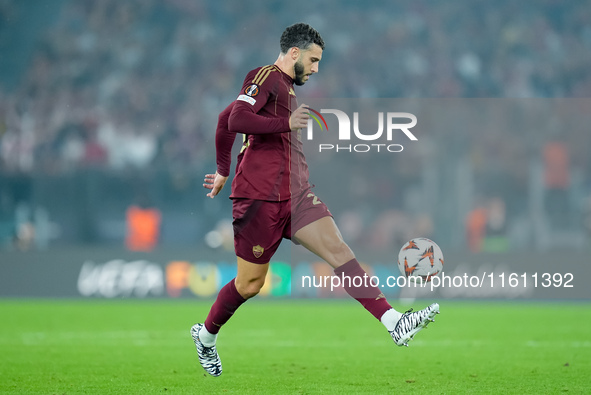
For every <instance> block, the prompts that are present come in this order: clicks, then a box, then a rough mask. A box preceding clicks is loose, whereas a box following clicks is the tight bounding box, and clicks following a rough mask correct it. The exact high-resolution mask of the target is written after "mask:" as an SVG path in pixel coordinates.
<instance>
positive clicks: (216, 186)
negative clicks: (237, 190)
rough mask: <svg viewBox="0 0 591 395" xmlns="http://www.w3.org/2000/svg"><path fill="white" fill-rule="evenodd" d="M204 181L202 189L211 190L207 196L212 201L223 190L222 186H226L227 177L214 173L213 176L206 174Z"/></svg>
mask: <svg viewBox="0 0 591 395" xmlns="http://www.w3.org/2000/svg"><path fill="white" fill-rule="evenodd" d="M204 181H205V183H204V184H203V187H204V188H205V189H211V191H210V192H209V193H208V194H207V196H209V197H210V198H212V199H213V198H214V197H215V196H216V195H217V194H218V193H220V191H221V190H222V189H223V188H224V185H226V181H228V176H222V175H220V174H219V173H218V172H217V171H216V172H215V174H206V175H205V179H204Z"/></svg>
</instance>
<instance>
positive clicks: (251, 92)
mask: <svg viewBox="0 0 591 395" xmlns="http://www.w3.org/2000/svg"><path fill="white" fill-rule="evenodd" d="M244 93H245V94H247V95H248V96H250V97H255V96H256V95H258V94H259V86H258V85H257V84H251V85H248V86H247V87H246V89H244Z"/></svg>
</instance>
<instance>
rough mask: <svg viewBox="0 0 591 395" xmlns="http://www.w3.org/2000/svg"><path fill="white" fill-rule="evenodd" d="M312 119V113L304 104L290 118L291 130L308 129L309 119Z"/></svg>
mask: <svg viewBox="0 0 591 395" xmlns="http://www.w3.org/2000/svg"><path fill="white" fill-rule="evenodd" d="M309 118H310V111H309V110H308V106H307V105H305V104H302V105H301V106H299V107H298V108H297V109H296V110H295V111H294V112H292V113H291V117H289V128H290V129H291V130H298V129H301V128H306V127H308V119H309Z"/></svg>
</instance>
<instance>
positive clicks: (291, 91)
mask: <svg viewBox="0 0 591 395" xmlns="http://www.w3.org/2000/svg"><path fill="white" fill-rule="evenodd" d="M289 94H290V95H291V96H295V95H296V94H295V91H294V90H293V88H289Z"/></svg>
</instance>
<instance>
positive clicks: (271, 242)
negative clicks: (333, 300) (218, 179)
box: [232, 189, 332, 263]
mask: <svg viewBox="0 0 591 395" xmlns="http://www.w3.org/2000/svg"><path fill="white" fill-rule="evenodd" d="M232 216H233V217H234V221H233V223H232V224H233V225H234V249H235V250H236V255H237V256H239V257H240V258H242V259H244V260H246V261H248V262H253V263H267V262H269V261H270V260H271V257H272V256H273V254H275V251H277V248H279V244H281V239H283V238H286V239H291V236H292V235H293V234H295V233H296V232H297V231H298V230H300V229H302V228H303V227H304V226H306V225H308V224H311V223H312V222H314V221H316V220H318V219H320V218H323V217H328V216H332V214H331V213H330V211H328V207H326V205H325V204H324V203H322V202H321V201H320V200H319V199H318V198H317V197H316V195H314V193H312V192H311V191H310V190H309V189H308V190H306V191H305V192H304V193H302V194H301V195H299V196H297V197H295V198H292V199H290V200H285V201H282V202H268V201H265V200H254V199H244V198H237V199H233V201H232ZM296 244H297V243H296Z"/></svg>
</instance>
